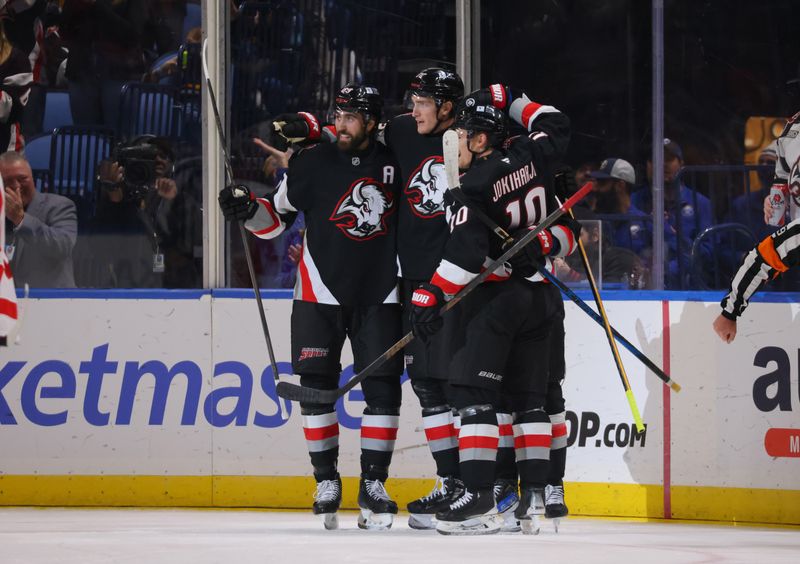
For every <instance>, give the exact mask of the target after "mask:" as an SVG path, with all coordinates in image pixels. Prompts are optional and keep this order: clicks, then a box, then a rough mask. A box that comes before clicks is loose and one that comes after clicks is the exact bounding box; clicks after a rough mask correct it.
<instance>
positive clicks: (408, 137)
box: [384, 114, 449, 280]
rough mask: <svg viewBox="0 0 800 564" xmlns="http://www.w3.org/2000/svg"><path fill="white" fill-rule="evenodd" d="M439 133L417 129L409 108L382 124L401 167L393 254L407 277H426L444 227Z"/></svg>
mask: <svg viewBox="0 0 800 564" xmlns="http://www.w3.org/2000/svg"><path fill="white" fill-rule="evenodd" d="M443 134H444V132H441V133H438V134H432V135H420V134H419V133H417V123H416V121H415V120H414V117H413V116H412V115H411V114H403V115H399V116H397V117H395V118H394V119H392V120H390V121H389V122H388V123H387V124H386V127H385V129H384V142H385V143H386V146H387V147H388V148H389V149H390V150H391V151H392V153H394V155H395V157H396V158H397V162H398V164H399V165H400V171H401V173H402V185H403V193H402V196H401V198H400V202H399V205H398V208H399V209H398V223H399V225H398V239H397V255H398V258H399V259H400V271H401V273H402V275H403V276H404V277H405V278H409V279H412V280H430V277H431V275H432V274H433V271H434V270H436V265H438V264H439V259H441V258H442V251H443V249H444V245H445V242H446V241H447V236H448V233H449V230H448V227H447V221H446V220H445V205H444V194H445V192H446V191H447V189H448V185H447V176H446V175H445V172H444V159H443V158H442V135H443Z"/></svg>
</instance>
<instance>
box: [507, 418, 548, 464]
mask: <svg viewBox="0 0 800 564" xmlns="http://www.w3.org/2000/svg"><path fill="white" fill-rule="evenodd" d="M551 432H552V431H551V424H550V423H518V424H516V425H514V449H515V453H516V456H517V461H520V460H549V459H550V443H551Z"/></svg>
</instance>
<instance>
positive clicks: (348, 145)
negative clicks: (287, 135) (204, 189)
mask: <svg viewBox="0 0 800 564" xmlns="http://www.w3.org/2000/svg"><path fill="white" fill-rule="evenodd" d="M335 103H336V120H335V122H336V131H337V133H336V139H337V141H336V143H335V144H329V143H320V144H318V145H315V146H313V147H311V148H308V149H305V150H302V151H300V152H299V153H298V154H296V155H294V156H293V157H292V159H291V161H290V163H289V170H288V172H287V174H286V176H285V177H284V178H283V180H282V181H281V183H280V184H279V186H278V189H277V191H276V192H275V194H274V195H273V196H271V197H269V198H263V199H262V198H258V199H256V198H254V197H252V195H251V194H250V192H249V190H247V188H246V187H243V186H231V187H227V188H225V189H224V190H223V191H222V192H221V193H220V196H219V201H220V205H221V207H222V211H223V213H224V214H225V217H226V218H227V219H229V220H246V223H245V226H246V227H247V229H248V230H249V231H251V232H252V233H253V234H255V235H256V236H258V237H261V238H272V237H276V236H277V235H279V234H280V233H281V232H282V231H283V230H284V229H285V228H286V227H287V226H288V225H290V224H291V222H292V221H293V220H294V217H295V215H296V214H297V212H298V211H302V212H303V213H304V216H305V221H306V232H305V236H304V240H303V251H302V257H301V259H300V262H299V264H298V277H297V282H296V285H295V291H294V304H293V307H292V319H291V325H292V327H291V329H292V369H293V371H294V372H295V373H297V374H299V375H300V382H301V384H302V385H304V386H310V387H314V388H320V389H333V388H336V387H337V386H338V383H339V374H340V372H341V365H340V353H341V348H342V345H343V342H344V340H345V337H348V338H349V339H350V342H351V344H352V348H353V357H354V361H355V370H356V371H360V370H362V369H363V368H364V367H365V366H366V365H367V364H368V363H370V362H371V361H372V360H374V359H375V358H376V357H378V356H379V355H380V354H381V353H383V352H384V351H385V350H386V349H388V348H389V347H390V346H391V345H392V344H394V343H395V342H396V341H397V340H399V338H400V336H401V334H400V329H401V320H400V306H399V303H398V291H397V259H396V235H397V219H396V218H397V205H398V202H397V199H398V191H399V187H398V181H399V171H398V170H397V164H396V161H395V160H394V158H393V157H392V156H391V155H390V154H389V152H388V151H387V150H386V148H385V147H383V146H382V145H380V144H378V143H376V142H375V134H376V132H377V125H378V122H379V119H380V114H381V108H382V105H383V100H382V97H381V95H380V94H379V92H378V90H377V89H376V88H373V87H369V86H356V85H352V84H351V85H347V86H345V87H344V88H342V90H341V91H340V92H339V93H338V95H337V97H336V102H335ZM402 372H403V367H402V360H401V359H399V358H397V359H394V360H390V361H388V362H387V363H385V364H384V365H383V367H382V368H381V369H380V370H379V371H378V372H376V373H375V374H373V375H371V376H370V377H369V378H367V379H366V380H365V381H364V382H363V384H362V389H363V392H364V398H365V401H366V404H367V407H366V408H365V409H364V415H363V418H362V420H361V481H360V486H359V493H358V505H359V507H360V508H361V513H360V515H359V518H358V525H359V527H361V528H363V529H388V528H389V527H391V524H392V519H393V515H394V514H396V513H397V504H396V503H395V502H394V501H392V500H391V498H390V497H389V495H388V494H387V492H386V489H385V487H384V482H385V481H386V479H387V477H388V469H389V464H390V462H391V458H392V451H393V449H394V442H395V439H396V436H397V428H398V419H399V413H400V412H399V409H400V375H401V374H402ZM300 408H301V412H302V414H303V427H304V432H305V437H306V442H307V445H308V450H309V455H310V458H311V464H312V466H313V468H314V477H315V479H316V481H317V490H316V493H315V495H314V505H313V511H314V513H315V514H321V515H323V517H324V523H325V527H326V528H329V529H330V528H336V526H337V518H336V511H337V510H338V508H339V504H340V502H341V496H342V493H341V488H342V485H341V480H340V477H339V473H338V471H337V459H338V450H339V446H338V444H339V426H338V422H337V417H336V413H335V410H334V405H333V404H307V403H301V404H300Z"/></svg>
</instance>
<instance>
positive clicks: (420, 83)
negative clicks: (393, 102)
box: [409, 67, 464, 106]
mask: <svg viewBox="0 0 800 564" xmlns="http://www.w3.org/2000/svg"><path fill="white" fill-rule="evenodd" d="M409 92H410V93H411V94H416V95H417V96H422V97H426V98H433V99H434V100H435V101H436V104H437V105H439V106H441V105H442V102H444V101H446V100H450V101H452V102H457V101H458V100H460V99H461V98H462V97H463V96H464V83H463V82H462V80H461V77H460V76H458V75H457V74H456V73H455V72H453V71H450V70H447V69H440V68H436V67H431V68H428V69H424V70H422V71H420V72H419V73H417V76H415V77H414V79H413V80H412V81H411V85H410V86H409Z"/></svg>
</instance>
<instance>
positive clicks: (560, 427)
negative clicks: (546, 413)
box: [552, 423, 567, 437]
mask: <svg viewBox="0 0 800 564" xmlns="http://www.w3.org/2000/svg"><path fill="white" fill-rule="evenodd" d="M566 434H567V424H566V423H556V424H555V425H553V432H552V436H553V437H563V436H564V435H566Z"/></svg>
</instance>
